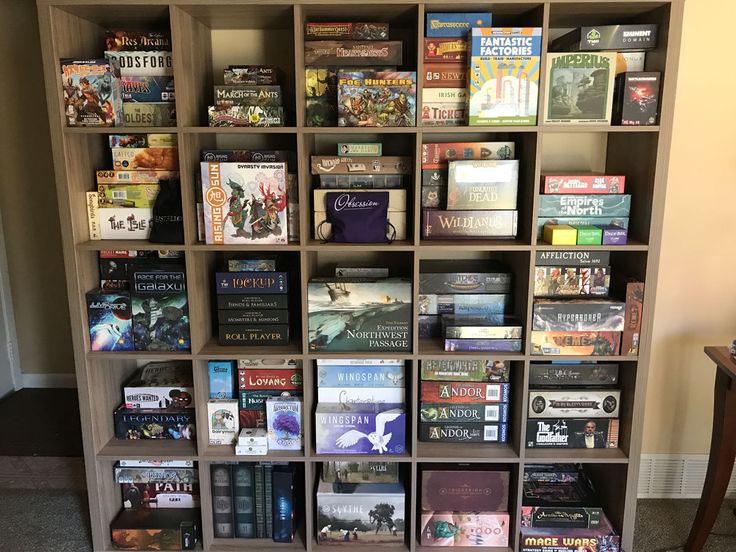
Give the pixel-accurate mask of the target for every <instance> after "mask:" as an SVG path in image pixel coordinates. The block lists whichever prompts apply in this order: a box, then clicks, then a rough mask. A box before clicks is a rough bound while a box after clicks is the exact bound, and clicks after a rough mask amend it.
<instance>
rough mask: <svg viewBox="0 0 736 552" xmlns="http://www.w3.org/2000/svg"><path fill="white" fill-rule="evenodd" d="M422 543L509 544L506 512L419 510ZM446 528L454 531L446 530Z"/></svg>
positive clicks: (426, 544) (499, 545) (462, 544)
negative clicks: (420, 511)
mask: <svg viewBox="0 0 736 552" xmlns="http://www.w3.org/2000/svg"><path fill="white" fill-rule="evenodd" d="M420 523H421V525H420V534H421V537H420V540H421V545H422V546H441V547H445V546H463V547H464V546H487V547H492V546H493V547H496V546H497V547H502V548H506V547H508V544H509V514H508V513H507V512H429V511H423V512H422V519H421V522H420ZM447 527H452V528H453V531H452V532H448V531H447V530H446V528H447Z"/></svg>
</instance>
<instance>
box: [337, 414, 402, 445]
mask: <svg viewBox="0 0 736 552" xmlns="http://www.w3.org/2000/svg"><path fill="white" fill-rule="evenodd" d="M401 414H402V412H401V410H400V409H398V408H393V409H391V410H386V411H385V412H381V413H380V414H378V415H376V431H373V432H372V433H363V432H362V431H358V430H357V429H351V430H350V431H346V432H345V433H343V434H342V435H340V437H338V438H337V441H335V444H337V446H338V447H340V448H348V447H352V446H353V445H355V444H356V443H357V442H358V441H360V440H361V439H363V438H366V439H368V441H370V442H371V444H372V445H373V448H371V451H374V450H377V451H378V454H383V453H384V452H388V444H389V442H390V441H391V435H392V434H391V433H385V430H386V424H387V423H388V422H393V421H394V420H395V419H396V418H398V417H399V416H401Z"/></svg>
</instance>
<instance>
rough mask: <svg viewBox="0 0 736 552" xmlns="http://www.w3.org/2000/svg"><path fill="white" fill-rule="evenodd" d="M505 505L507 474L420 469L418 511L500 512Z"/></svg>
mask: <svg viewBox="0 0 736 552" xmlns="http://www.w3.org/2000/svg"><path fill="white" fill-rule="evenodd" d="M508 506H509V472H507V471H490V470H426V469H425V470H422V492H421V508H422V510H425V511H439V512H442V511H450V512H488V511H498V512H504V511H507V510H508Z"/></svg>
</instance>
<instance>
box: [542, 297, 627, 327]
mask: <svg viewBox="0 0 736 552" xmlns="http://www.w3.org/2000/svg"><path fill="white" fill-rule="evenodd" d="M625 308H626V304H625V303H622V302H618V301H613V300H604V299H589V300H582V299H579V300H576V299H573V300H567V301H564V300H553V299H535V301H534V305H533V316H532V330H536V331H547V332H556V331H559V332H565V331H581V332H583V331H608V332H621V331H623V330H624V314H625Z"/></svg>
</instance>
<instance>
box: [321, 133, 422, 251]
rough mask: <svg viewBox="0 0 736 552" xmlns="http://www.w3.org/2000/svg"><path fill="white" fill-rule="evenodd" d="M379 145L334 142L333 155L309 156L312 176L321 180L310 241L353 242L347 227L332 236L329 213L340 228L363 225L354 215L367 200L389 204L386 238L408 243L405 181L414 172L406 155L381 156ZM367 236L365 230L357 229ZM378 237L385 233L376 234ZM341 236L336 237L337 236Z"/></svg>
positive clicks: (363, 207)
mask: <svg viewBox="0 0 736 552" xmlns="http://www.w3.org/2000/svg"><path fill="white" fill-rule="evenodd" d="M382 152H383V147H382V144H381V143H375V142H364V143H342V142H341V143H338V144H337V156H327V155H313V156H312V157H311V163H310V164H311V172H312V174H313V175H315V176H317V177H318V178H319V181H318V182H317V187H316V188H315V189H314V190H313V191H312V194H313V203H312V205H313V211H314V238H315V239H320V240H327V241H330V240H336V239H340V240H341V241H346V240H349V239H353V238H352V237H351V232H350V228H345V229H344V230H343V229H342V227H341V230H343V231H342V232H340V233H339V234H338V233H336V232H333V228H332V223H333V222H334V220H331V217H330V216H329V215H330V213H336V212H341V213H343V214H344V215H343V216H344V219H342V220H343V221H344V222H343V224H344V225H346V226H347V225H349V224H350V223H351V222H353V224H355V225H356V226H357V225H358V224H361V223H362V224H365V220H364V218H357V217H352V216H351V212H352V213H357V212H359V211H362V210H365V202H366V201H376V202H377V203H380V204H381V205H383V204H387V205H388V207H387V216H386V220H387V222H386V238H385V239H387V240H405V239H407V223H406V222H407V221H406V197H407V191H406V182H405V180H406V179H407V178H408V175H410V174H412V161H411V158H410V157H401V156H382ZM357 230H358V234H360V235H365V231H366V228H365V227H362V228H361V227H357ZM377 234H380V235H381V237H382V236H383V234H382V233H381V232H380V231H379V232H377ZM338 236H339V237H338Z"/></svg>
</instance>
